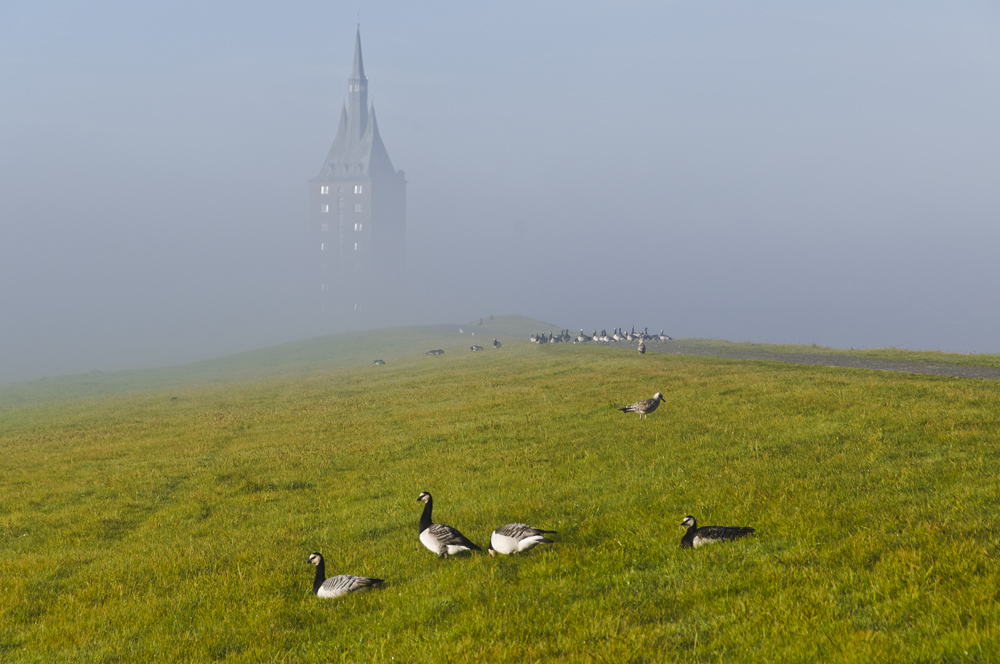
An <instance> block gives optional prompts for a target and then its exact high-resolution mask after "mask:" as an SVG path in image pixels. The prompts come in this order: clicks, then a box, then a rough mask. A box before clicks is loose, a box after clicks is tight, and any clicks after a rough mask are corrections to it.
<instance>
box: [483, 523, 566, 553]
mask: <svg viewBox="0 0 1000 664" xmlns="http://www.w3.org/2000/svg"><path fill="white" fill-rule="evenodd" d="M555 533H556V531H554V530H542V529H541V528H534V527H532V526H529V525H528V524H526V523H508V524H507V525H506V526H500V527H499V528H497V529H496V530H494V531H493V532H492V533H491V534H490V546H489V549H488V551H489V554H490V556H495V555H496V554H498V553H501V554H503V555H505V556H508V555H510V554H512V553H520V552H521V551H527V550H528V549H530V548H531V547H533V546H535V545H536V544H552V540H550V539H549V538H548V537H545V535H554V534H555Z"/></svg>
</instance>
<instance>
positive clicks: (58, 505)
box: [0, 322, 1000, 662]
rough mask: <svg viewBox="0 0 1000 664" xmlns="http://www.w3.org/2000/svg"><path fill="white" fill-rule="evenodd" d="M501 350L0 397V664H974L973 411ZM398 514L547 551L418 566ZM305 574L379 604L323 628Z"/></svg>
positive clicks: (999, 480) (400, 352)
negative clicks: (717, 529)
mask: <svg viewBox="0 0 1000 664" xmlns="http://www.w3.org/2000/svg"><path fill="white" fill-rule="evenodd" d="M494 329H496V330H502V329H504V328H503V327H502V324H501V323H500V322H497V323H496V326H495V328H494ZM529 331H530V330H529ZM538 331H542V330H538ZM495 334H496V333H494V335H489V336H484V335H483V334H477V336H476V340H475V343H481V341H480V337H482V341H487V342H488V341H489V340H491V339H492V336H495ZM500 338H501V341H503V342H504V346H503V348H502V349H500V350H494V349H492V348H491V347H489V344H488V343H481V345H484V346H486V350H484V351H482V352H479V353H471V352H469V351H468V345H469V344H470V343H473V341H472V340H471V339H470V338H469V336H468V335H467V334H466V335H464V336H460V335H458V334H455V333H447V334H446V333H445V332H444V331H443V330H441V331H434V330H428V329H420V330H410V331H407V330H392V331H383V332H379V333H371V334H364V335H362V334H357V335H342V336H338V337H331V338H328V339H321V340H314V341H312V342H303V343H301V344H290V345H288V346H283V347H279V348H277V349H272V350H269V351H266V352H262V353H256V354H245V355H243V356H238V357H235V358H227V359H225V360H220V361H216V362H212V363H202V364H200V365H192V366H190V367H186V368H182V369H173V370H159V371H153V372H132V373H127V374H113V375H107V376H91V377H89V378H85V379H75V380H70V379H65V380H62V379H50V380H49V381H41V382H36V383H32V384H25V385H22V386H13V387H9V388H6V389H4V390H0V455H2V458H3V463H2V464H0V579H2V581H0V589H2V592H0V623H2V624H0V661H4V662H22V661H23V662H53V661H128V662H131V661H140V660H145V661H157V662H160V661H163V662H173V661H176V662H181V661H219V660H229V661H253V662H258V661H265V662H266V661H288V662H329V661H344V662H359V661H380V662H381V661H397V662H431V661H434V662H449V661H456V662H464V661H478V660H486V661H511V662H514V661H517V662H522V661H538V660H544V659H553V660H556V659H558V660H561V661H578V662H591V661H594V662H604V661H606V662H632V661H635V662H642V661H650V662H659V661H683V662H689V661H726V662H740V661H753V662H768V661H781V662H788V661H793V662H794V661H802V662H806V661H842V662H855V661H856V662H871V661H900V662H903V661H906V662H912V661H956V662H957V661H996V660H997V659H998V658H1000V603H998V598H1000V570H998V567H1000V566H998V565H997V558H998V553H1000V515H998V514H1000V511H998V502H1000V477H998V476H1000V427H998V420H1000V384H997V383H994V382H988V381H978V380H963V379H953V378H943V377H935V376H918V375H909V374H891V373H886V372H869V371H859V370H845V369H830V368H825V367H806V366H798V365H786V364H781V363H771V362H742V361H734V360H721V359H714V358H706V357H685V356H676V355H661V354H653V353H648V354H646V355H645V356H640V355H639V354H638V353H635V352H634V351H620V350H614V349H607V348H599V347H582V346H576V345H570V344H557V345H548V346H536V345H534V344H529V343H528V342H527V341H526V339H525V337H523V336H521V337H514V336H509V337H505V336H502V333H501V337H500ZM438 347H440V348H444V349H445V350H446V353H445V354H444V355H442V356H439V357H428V356H426V355H424V354H423V351H424V350H428V349H430V348H438ZM375 357H383V358H384V359H386V362H387V364H386V366H383V367H376V366H372V365H371V364H370V362H371V360H372V359H374V358H375ZM81 380H82V381H83V382H81ZM84 383H89V385H86V384H84ZM656 391H660V392H663V393H664V395H665V396H666V401H665V403H664V404H663V405H661V406H660V408H659V410H657V411H656V412H655V413H654V414H652V415H651V416H650V417H649V418H648V419H646V420H640V419H639V418H638V417H636V416H634V415H623V414H622V413H619V412H618V411H617V410H615V407H616V406H620V405H624V404H626V403H629V402H631V401H634V400H636V399H639V398H645V397H649V396H652V394H653V392H656ZM91 395H96V396H91ZM424 490H426V491H430V492H431V493H432V494H433V495H434V498H435V520H437V521H440V522H443V523H448V524H451V525H454V526H456V527H458V528H460V529H461V530H462V531H463V532H464V533H465V534H466V535H468V536H469V537H470V538H471V539H472V540H473V541H475V542H477V543H479V544H480V545H482V546H484V547H485V545H486V543H487V537H488V534H489V532H490V531H491V530H492V529H493V528H495V527H497V526H499V525H501V524H504V523H507V522H510V521H526V522H528V523H531V524H533V525H537V526H541V527H545V528H550V529H554V530H557V531H559V534H558V535H555V536H554V539H555V540H556V543H555V544H553V545H551V546H547V547H545V546H540V547H537V548H535V549H534V550H532V551H530V552H528V553H526V554H522V555H520V556H514V557H508V558H502V559H496V560H494V559H490V558H489V557H487V556H483V555H475V556H459V557H453V558H450V559H448V560H438V559H437V558H436V557H435V556H434V555H433V554H431V553H430V552H428V551H427V550H426V549H424V548H423V547H422V546H421V545H420V543H419V542H418V540H417V532H416V528H417V521H418V518H419V515H420V510H421V507H422V504H420V503H417V502H416V497H417V494H418V493H420V491H424ZM687 514H693V515H695V516H696V517H698V519H699V521H700V522H701V523H703V524H711V523H717V524H721V525H752V526H754V527H756V528H757V530H758V533H759V536H758V537H756V538H751V539H747V540H742V541H739V542H735V543H730V544H721V545H715V546H712V547H707V548H702V549H698V550H696V551H690V550H688V551H681V550H680V549H679V546H678V545H679V542H680V538H681V535H682V534H683V529H682V528H681V527H680V526H679V524H680V521H681V520H682V519H683V517H684V516H685V515H687ZM312 551H321V552H322V553H323V554H324V555H325V556H326V559H327V570H328V573H329V574H330V575H333V574H337V573H341V572H346V573H352V574H358V575H370V576H379V577H382V578H385V579H387V580H388V585H387V587H386V588H385V589H383V590H380V591H377V592H374V593H369V594H367V595H360V596H355V597H347V598H343V599H339V600H319V599H317V598H316V597H315V596H314V595H312V594H311V579H312V573H313V567H312V566H311V565H308V564H306V558H307V556H308V554H309V553H310V552H312Z"/></svg>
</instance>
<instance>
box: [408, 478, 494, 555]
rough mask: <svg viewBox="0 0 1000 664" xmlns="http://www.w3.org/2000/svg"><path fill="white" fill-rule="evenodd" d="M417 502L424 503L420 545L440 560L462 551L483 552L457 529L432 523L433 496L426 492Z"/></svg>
mask: <svg viewBox="0 0 1000 664" xmlns="http://www.w3.org/2000/svg"><path fill="white" fill-rule="evenodd" d="M417 501H418V502H419V501H422V502H423V503H424V512H423V514H421V515H420V531H419V532H420V543H421V544H423V545H424V546H426V547H427V548H428V549H430V550H431V551H432V552H434V553H436V554H437V556H438V558H447V557H448V556H451V555H454V554H456V553H460V552H462V551H482V549H481V548H480V547H478V546H476V545H475V544H473V543H472V542H470V541H469V539H468V538H467V537H466V536H465V535H463V534H462V533H460V532H458V530H457V529H456V528H452V527H451V526H446V525H444V524H443V523H432V522H431V510H433V509H434V499H433V498H431V494H429V493H427V492H426V491H424V492H422V493H421V494H420V495H419V496H417Z"/></svg>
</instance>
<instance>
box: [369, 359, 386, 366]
mask: <svg viewBox="0 0 1000 664" xmlns="http://www.w3.org/2000/svg"><path fill="white" fill-rule="evenodd" d="M372 364H377V365H378V366H382V365H383V364H385V360H375V361H374V362H372Z"/></svg>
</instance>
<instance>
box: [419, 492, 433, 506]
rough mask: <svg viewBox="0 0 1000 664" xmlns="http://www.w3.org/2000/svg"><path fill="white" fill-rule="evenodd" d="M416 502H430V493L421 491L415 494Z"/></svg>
mask: <svg viewBox="0 0 1000 664" xmlns="http://www.w3.org/2000/svg"><path fill="white" fill-rule="evenodd" d="M417 502H421V503H429V502H431V494H429V493H427V492H426V491H421V492H420V495H419V496H417Z"/></svg>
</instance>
